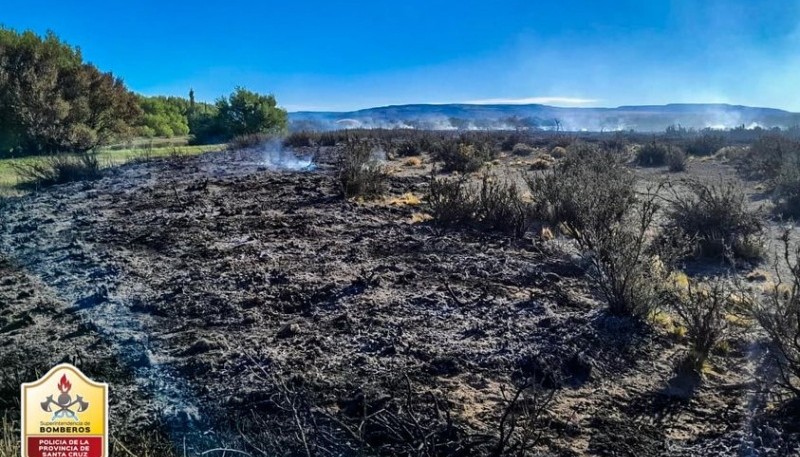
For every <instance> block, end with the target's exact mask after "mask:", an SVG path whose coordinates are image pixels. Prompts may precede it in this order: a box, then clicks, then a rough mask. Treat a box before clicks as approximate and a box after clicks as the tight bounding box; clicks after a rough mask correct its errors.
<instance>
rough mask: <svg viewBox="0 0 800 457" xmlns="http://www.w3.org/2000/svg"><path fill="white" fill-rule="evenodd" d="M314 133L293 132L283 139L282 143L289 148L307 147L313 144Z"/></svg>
mask: <svg viewBox="0 0 800 457" xmlns="http://www.w3.org/2000/svg"><path fill="white" fill-rule="evenodd" d="M313 137H314V134H313V133H311V132H305V131H301V132H293V133H290V134H289V136H287V137H286V138H284V139H283V145H284V146H286V147H290V148H307V147H311V146H313V145H314V141H313V140H314V138H313Z"/></svg>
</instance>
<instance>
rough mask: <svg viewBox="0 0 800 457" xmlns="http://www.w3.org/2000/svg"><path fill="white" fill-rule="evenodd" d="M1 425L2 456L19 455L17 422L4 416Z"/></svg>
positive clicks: (11, 456)
mask: <svg viewBox="0 0 800 457" xmlns="http://www.w3.org/2000/svg"><path fill="white" fill-rule="evenodd" d="M0 427H2V428H0V457H17V456H18V455H19V449H20V447H19V430H17V429H16V423H15V422H12V421H11V419H9V418H7V417H4V418H3V422H2V423H0Z"/></svg>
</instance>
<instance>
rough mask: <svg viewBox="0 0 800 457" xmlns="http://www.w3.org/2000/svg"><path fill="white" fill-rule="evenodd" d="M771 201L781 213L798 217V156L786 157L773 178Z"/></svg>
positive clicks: (799, 194)
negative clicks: (782, 165) (778, 172)
mask: <svg viewBox="0 0 800 457" xmlns="http://www.w3.org/2000/svg"><path fill="white" fill-rule="evenodd" d="M772 201H773V202H774V203H775V209H776V211H777V212H778V213H780V214H781V215H783V216H787V217H792V218H800V157H796V158H787V159H786V163H785V165H784V167H783V169H782V170H781V172H780V174H779V175H778V177H777V178H776V179H775V190H774V192H773V194H772Z"/></svg>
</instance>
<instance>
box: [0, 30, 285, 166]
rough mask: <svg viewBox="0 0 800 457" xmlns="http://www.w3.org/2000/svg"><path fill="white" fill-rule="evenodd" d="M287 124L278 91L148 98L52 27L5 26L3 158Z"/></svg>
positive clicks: (0, 116)
mask: <svg viewBox="0 0 800 457" xmlns="http://www.w3.org/2000/svg"><path fill="white" fill-rule="evenodd" d="M287 123H288V120H287V113H286V111H285V110H283V109H282V108H279V107H278V105H277V101H276V99H275V97H274V96H273V95H263V94H259V93H256V92H252V91H249V90H247V89H245V88H242V87H237V88H236V89H235V90H234V91H233V93H231V94H230V95H229V96H227V97H221V98H219V99H218V100H216V102H215V103H204V102H197V101H195V99H194V93H193V92H192V91H190V92H189V97H188V98H182V97H172V96H170V97H165V96H156V97H146V96H143V95H138V94H135V93H133V92H132V91H131V90H130V89H128V88H127V86H126V85H125V83H124V81H123V80H122V79H121V78H119V77H117V76H115V75H114V74H113V73H111V72H103V71H101V70H99V69H98V68H97V67H96V66H95V65H93V64H91V63H88V62H85V61H84V59H83V56H82V55H81V52H80V49H78V48H76V47H74V46H71V45H69V44H67V43H65V42H64V41H62V40H61V39H60V38H59V37H58V36H56V35H55V34H54V33H52V32H48V33H47V34H45V35H44V36H40V35H37V34H35V33H33V32H30V31H26V32H17V31H14V30H12V29H6V28H0V156H6V157H7V156H15V155H36V154H58V153H63V152H85V151H89V150H92V149H95V148H97V147H99V146H103V145H107V144H110V143H114V142H119V141H124V140H127V139H129V138H132V137H141V136H144V137H155V136H160V137H171V136H184V135H192V137H193V140H194V141H195V142H197V143H209V142H217V141H227V140H228V139H230V138H232V137H234V136H237V135H246V134H252V133H270V134H278V133H282V132H283V131H285V130H286V127H287Z"/></svg>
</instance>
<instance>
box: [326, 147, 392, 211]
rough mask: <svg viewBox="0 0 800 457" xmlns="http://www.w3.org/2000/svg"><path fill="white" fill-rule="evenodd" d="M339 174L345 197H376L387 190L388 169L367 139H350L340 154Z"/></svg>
mask: <svg viewBox="0 0 800 457" xmlns="http://www.w3.org/2000/svg"><path fill="white" fill-rule="evenodd" d="M337 175H338V179H339V184H340V186H341V191H342V195H343V196H344V197H345V198H350V197H364V198H376V197H378V196H380V195H382V194H383V193H384V192H385V191H386V178H387V174H386V170H385V168H384V166H383V165H382V164H381V163H380V162H379V161H378V160H376V159H375V158H374V157H373V154H372V146H371V145H370V144H369V143H368V142H366V141H361V140H356V139H348V141H347V142H346V143H345V145H344V147H343V148H342V151H341V154H340V156H339V162H338V164H337Z"/></svg>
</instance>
